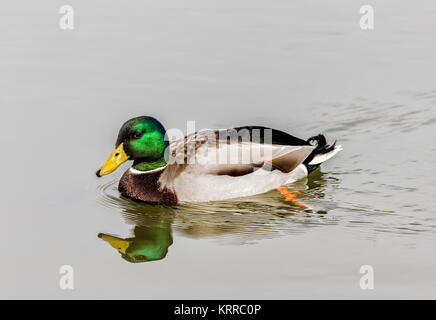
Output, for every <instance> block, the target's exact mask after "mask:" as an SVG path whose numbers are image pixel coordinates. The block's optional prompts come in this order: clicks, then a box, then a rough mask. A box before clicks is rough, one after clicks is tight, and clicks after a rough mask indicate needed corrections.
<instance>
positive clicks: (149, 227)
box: [98, 199, 174, 263]
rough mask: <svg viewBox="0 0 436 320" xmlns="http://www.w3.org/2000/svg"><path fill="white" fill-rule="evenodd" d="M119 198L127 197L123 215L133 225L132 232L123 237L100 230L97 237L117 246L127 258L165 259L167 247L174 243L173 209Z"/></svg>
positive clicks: (133, 261) (140, 260) (142, 259)
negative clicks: (128, 235)
mask: <svg viewBox="0 0 436 320" xmlns="http://www.w3.org/2000/svg"><path fill="white" fill-rule="evenodd" d="M120 200H122V201H124V203H123V210H122V215H123V216H124V218H125V220H126V222H127V223H128V224H133V225H134V228H133V230H132V232H133V236H131V237H127V238H124V237H119V236H116V235H113V234H109V233H99V234H98V237H99V238H100V239H102V240H104V241H105V242H107V243H108V244H109V245H110V246H111V247H112V248H114V249H116V250H117V251H118V252H119V253H120V254H121V257H122V258H123V259H124V260H126V261H128V262H132V263H138V262H149V261H156V260H161V259H164V258H165V257H166V255H167V253H168V248H169V247H170V246H171V245H172V244H173V237H172V233H171V224H172V222H173V217H174V214H173V211H172V209H171V208H168V207H152V206H149V205H146V204H140V203H135V202H132V201H128V200H127V201H126V200H125V199H120Z"/></svg>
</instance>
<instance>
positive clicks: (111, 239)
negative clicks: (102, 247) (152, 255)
mask: <svg viewBox="0 0 436 320" xmlns="http://www.w3.org/2000/svg"><path fill="white" fill-rule="evenodd" d="M98 237H99V238H101V239H103V240H104V241H106V242H108V243H109V244H110V245H111V246H112V247H113V248H115V249H117V250H118V251H119V252H120V253H124V254H125V253H126V250H127V248H128V247H129V246H130V242H129V241H127V240H124V239H121V238H118V237H115V236H111V235H109V234H104V233H100V234H99V235H98Z"/></svg>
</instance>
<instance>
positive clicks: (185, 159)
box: [96, 116, 342, 208]
mask: <svg viewBox="0 0 436 320" xmlns="http://www.w3.org/2000/svg"><path fill="white" fill-rule="evenodd" d="M171 138H172V137H171ZM170 140H171V141H170ZM341 150H342V147H341V146H340V145H338V144H337V143H336V141H334V142H333V143H331V144H328V143H327V140H326V138H325V136H324V135H323V134H318V135H316V136H312V137H310V138H309V139H307V140H304V139H300V138H297V137H295V136H292V135H291V134H289V133H286V132H284V131H280V130H277V129H273V128H269V127H264V126H242V127H236V128H229V129H204V130H199V131H197V132H194V133H191V134H188V135H185V136H183V135H182V136H180V135H179V137H178V138H177V139H170V136H169V134H168V132H167V131H166V130H165V128H164V126H163V125H162V124H161V122H159V121H158V120H157V119H156V118H154V117H151V116H139V117H135V118H132V119H130V120H128V121H126V122H125V123H124V124H123V125H122V126H121V128H120V130H119V133H118V137H117V140H116V142H115V148H114V150H113V151H112V153H111V155H110V156H109V158H108V159H107V161H106V162H104V163H103V165H102V166H101V167H99V168H98V170H97V171H96V175H97V177H102V176H105V175H108V174H110V173H112V172H114V171H115V170H116V169H117V168H118V167H119V166H120V165H121V164H123V163H125V162H126V161H133V163H132V165H131V167H130V168H128V169H127V170H126V171H125V172H124V174H123V175H122V177H121V179H120V181H119V184H118V190H119V192H120V194H121V195H122V196H124V197H127V198H130V199H133V200H137V201H141V202H145V203H149V204H157V205H170V206H172V205H177V204H180V203H184V202H209V201H224V200H237V199H239V198H243V197H249V196H253V195H257V194H262V193H265V192H269V191H271V190H274V189H275V190H277V191H279V192H280V193H281V194H282V195H283V196H284V197H285V199H286V200H289V201H292V202H294V203H295V204H297V205H300V206H303V207H305V206H306V207H308V208H310V207H309V206H307V205H305V204H304V203H303V202H302V201H301V200H300V199H298V198H297V197H296V196H295V194H293V193H292V192H291V191H289V190H288V189H287V185H289V184H290V183H292V182H295V181H297V180H299V179H302V178H304V177H306V176H307V175H309V174H310V173H312V172H313V171H315V170H316V169H317V168H319V167H320V165H321V164H322V163H323V162H325V161H327V160H328V159H330V158H332V157H333V156H334V155H336V154H337V153H338V152H339V151H341Z"/></svg>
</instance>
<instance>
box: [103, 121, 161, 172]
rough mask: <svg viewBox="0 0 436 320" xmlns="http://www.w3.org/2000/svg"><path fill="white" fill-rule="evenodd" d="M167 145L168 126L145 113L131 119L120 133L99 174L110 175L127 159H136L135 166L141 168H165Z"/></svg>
mask: <svg viewBox="0 0 436 320" xmlns="http://www.w3.org/2000/svg"><path fill="white" fill-rule="evenodd" d="M167 147H168V141H167V140H165V128H164V127H163V125H162V124H161V123H160V122H159V121H157V120H156V119H155V118H152V117H145V116H143V117H137V118H133V119H130V120H129V121H127V122H125V123H124V124H123V126H122V127H121V129H120V131H119V133H118V138H117V141H116V143H115V150H114V151H113V152H112V154H111V156H110V157H109V159H108V160H107V161H106V162H105V163H104V164H103V165H102V166H101V167H100V169H99V170H97V173H96V174H97V176H99V177H101V176H104V175H106V174H109V173H111V172H113V171H114V170H115V169H117V168H118V167H119V166H120V165H121V164H122V163H123V162H125V161H127V160H134V163H133V166H134V168H136V169H138V170H151V169H156V168H159V167H162V166H164V165H165V164H166V162H165V150H166V148H167Z"/></svg>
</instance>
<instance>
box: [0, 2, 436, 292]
mask: <svg viewBox="0 0 436 320" xmlns="http://www.w3.org/2000/svg"><path fill="white" fill-rule="evenodd" d="M63 4H65V3H64V2H63V1H52V0H50V1H48V0H47V1H44V2H41V1H40V2H38V3H36V2H35V1H15V0H2V1H1V3H0V88H1V89H0V106H1V117H0V121H1V126H0V139H1V147H2V156H1V160H0V161H1V169H2V174H1V177H2V179H1V181H2V183H1V184H0V192H1V195H2V198H1V199H2V201H1V202H0V208H1V218H2V223H1V224H0V250H1V252H2V263H1V264H0V297H1V298H67V299H72V298H146V299H152V298H171V299H172V298H179V299H183V298H268V299H269V298H278V299H288V298H436V255H435V251H434V248H435V245H436V209H435V200H434V199H435V196H436V192H435V187H434V186H435V183H436V175H435V173H434V159H435V157H436V147H435V143H434V134H435V127H436V109H435V107H436V81H435V80H436V59H435V57H436V44H435V39H436V34H435V33H436V19H435V17H436V6H435V5H434V1H432V0H417V1H398V0H386V1H383V2H380V3H379V2H377V3H376V4H374V9H375V29H374V30H373V31H362V30H361V29H360V28H359V19H360V14H359V8H360V6H361V5H362V2H361V1H350V0H334V1H329V2H328V3H326V2H325V1H313V0H310V1H307V0H305V1H267V0H253V1H244V0H220V1H218V0H206V1H205V0H202V1H200V0H187V1H183V2H181V1H176V0H164V1H161V0H159V1H144V0H141V1H139V0H131V1H103V0H94V1H73V2H72V3H71V4H72V5H73V7H74V9H75V29H74V30H60V28H59V27H58V20H59V17H60V15H59V14H58V10H59V7H60V6H61V5H63ZM138 115H151V116H154V117H157V118H158V119H159V120H161V121H162V123H163V124H164V125H165V126H166V127H167V128H181V129H184V128H185V126H186V121H187V120H195V121H196V125H197V129H201V128H222V127H233V126H237V125H247V124H258V125H266V126H271V127H275V128H277V129H281V130H285V131H287V132H289V133H291V134H294V135H297V136H300V137H302V138H308V137H309V136H312V135H314V134H318V133H320V132H323V133H325V134H326V135H327V137H328V138H330V139H331V140H333V139H338V141H339V143H340V144H342V146H343V148H344V151H342V152H341V153H340V154H339V155H338V156H336V157H335V158H334V159H332V160H330V161H329V162H328V163H326V164H325V165H323V167H322V169H321V171H319V172H316V173H314V175H312V176H310V177H309V178H308V179H306V180H303V181H298V182H297V183H295V184H294V185H292V186H290V188H293V189H295V190H298V191H299V192H300V197H301V198H302V199H303V200H304V201H305V202H306V203H307V204H309V205H310V206H312V207H313V208H314V209H315V210H314V211H311V212H308V211H304V210H302V209H301V208H299V207H296V206H294V205H291V204H289V203H287V202H286V201H283V199H282V198H281V196H280V194H278V193H277V192H270V193H267V194H263V195H259V196H256V197H252V198H246V199H243V200H241V201H228V202H219V203H208V204H195V205H190V204H185V205H180V206H177V207H171V208H165V207H153V206H149V205H144V204H139V203H135V202H133V201H129V200H126V199H123V198H120V196H119V194H118V191H117V189H116V186H117V181H118V178H119V176H120V175H121V173H122V171H123V170H118V171H117V173H116V174H114V175H109V176H107V177H103V178H101V179H98V178H96V177H95V174H94V172H95V169H97V167H98V166H100V164H101V163H102V162H103V161H104V160H106V158H107V156H108V155H109V153H110V152H111V150H112V148H113V144H114V142H115V139H116V136H117V133H118V129H119V127H120V125H121V124H122V123H123V122H124V121H125V120H127V119H129V118H131V117H134V116H138ZM123 168H127V167H123ZM123 168H122V169H123ZM109 235H111V236H115V237H117V238H110V239H124V241H128V242H129V243H130V244H131V245H132V247H133V246H136V247H137V248H138V252H139V253H141V252H142V253H143V252H144V250H145V251H147V250H148V251H147V252H153V254H155V257H156V259H160V260H155V261H149V262H142V263H132V262H129V261H128V260H129V258H127V259H125V258H123V257H122V255H121V254H120V253H119V252H118V251H117V250H116V249H114V248H113V247H112V246H111V245H110V244H109V243H108V242H107V241H104V239H105V237H106V239H108V238H107V237H109ZM117 241H120V240H117ZM141 250H142V251H141ZM166 250H168V252H167V253H166V255H165V252H166ZM139 253H138V255H137V257H134V258H131V257H130V260H132V259H139V260H140V259H141V254H139ZM62 265H71V266H72V267H73V268H74V272H75V273H74V280H75V288H74V290H66V291H64V290H61V289H60V287H59V279H60V274H59V268H60V266H62ZM362 265H371V266H372V267H373V268H374V272H375V273H374V275H375V278H374V281H375V282H374V284H375V289H374V290H361V289H360V287H359V280H360V277H361V274H360V273H359V269H360V267H361V266H362Z"/></svg>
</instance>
